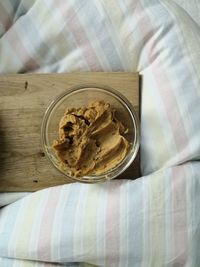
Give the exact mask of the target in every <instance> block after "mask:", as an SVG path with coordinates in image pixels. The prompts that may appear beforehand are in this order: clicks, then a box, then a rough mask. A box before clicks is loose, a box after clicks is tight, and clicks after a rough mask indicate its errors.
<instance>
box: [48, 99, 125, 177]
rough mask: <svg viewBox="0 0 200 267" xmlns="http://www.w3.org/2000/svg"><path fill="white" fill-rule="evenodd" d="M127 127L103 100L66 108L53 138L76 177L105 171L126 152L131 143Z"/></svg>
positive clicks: (62, 161)
mask: <svg viewBox="0 0 200 267" xmlns="http://www.w3.org/2000/svg"><path fill="white" fill-rule="evenodd" d="M127 131H128V130H127V129H125V127H124V126H123V124H122V123H121V122H120V121H119V120H118V119H117V118H116V116H115V110H114V109H113V108H112V107H111V105H110V104H109V103H105V102H104V101H96V102H92V103H90V104H89V105H88V106H85V107H80V108H71V109H67V110H66V112H65V114H64V116H63V117H62V118H61V120H60V123H59V138H58V140H55V141H54V142H53V148H54V149H55V151H56V154H57V156H58V158H59V160H60V162H61V163H60V167H61V168H62V169H65V170H67V171H68V172H69V173H70V175H71V176H75V177H80V176H84V175H99V174H103V173H105V172H106V171H108V170H110V169H112V168H114V167H116V166H117V165H118V164H119V163H120V162H121V161H122V160H123V159H124V158H125V156H126V155H127V153H128V150H129V143H128V141H127V140H126V138H125V137H124V136H123V135H124V134H125V133H127Z"/></svg>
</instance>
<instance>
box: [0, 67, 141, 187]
mask: <svg viewBox="0 0 200 267" xmlns="http://www.w3.org/2000/svg"><path fill="white" fill-rule="evenodd" d="M83 83H87V84H88V83H100V84H104V85H108V86H111V87H113V88H114V89H116V90H118V91H120V92H121V93H122V94H123V95H124V96H126V97H127V98H128V99H129V101H130V102H131V103H132V104H133V106H134V108H135V109H136V111H137V112H139V76H138V74H137V73H127V72H115V73H109V72H108V73H106V72H92V73H91V72H86V73H84V72H83V73H72V74H16V75H2V76H0V191H1V192H14V191H21V192H22V191H36V190H39V189H42V188H46V187H50V186H55V185H60V184H65V183H69V182H71V181H70V180H69V179H67V178H66V177H65V176H64V175H62V174H61V173H60V172H59V171H57V170H56V169H55V168H54V167H53V166H52V165H51V163H50V162H49V161H48V159H47V158H46V156H45V154H44V152H43V151H42V149H41V139H40V131H41V123H42V118H43V116H44V112H45V110H46V109H47V107H48V105H49V104H50V103H51V101H52V100H53V99H55V98H56V97H57V96H58V95H59V94H60V93H62V92H64V91H67V90H68V89H69V88H70V87H71V86H74V85H78V84H83ZM139 175H140V164H139V155H138V157H137V159H136V160H135V162H134V164H133V165H131V166H130V167H129V169H128V170H127V171H126V172H125V173H124V174H123V175H121V176H120V177H119V178H132V179H134V178H137V177H139Z"/></svg>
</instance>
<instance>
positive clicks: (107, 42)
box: [76, 0, 124, 70]
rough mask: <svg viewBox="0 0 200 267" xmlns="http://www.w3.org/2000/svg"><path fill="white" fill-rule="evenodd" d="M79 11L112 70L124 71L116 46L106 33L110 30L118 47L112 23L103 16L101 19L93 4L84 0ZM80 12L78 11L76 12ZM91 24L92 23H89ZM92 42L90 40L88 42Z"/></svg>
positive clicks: (78, 3) (78, 4)
mask: <svg viewBox="0 0 200 267" xmlns="http://www.w3.org/2000/svg"><path fill="white" fill-rule="evenodd" d="M76 5H77V6H80V1H78V2H77V3H76ZM81 9H82V12H83V13H84V14H86V16H87V17H88V21H90V25H88V27H90V28H92V29H93V30H94V32H95V33H96V38H97V39H96V40H98V42H100V45H101V47H102V51H103V52H104V54H105V57H106V58H107V60H108V62H109V64H110V67H111V68H112V69H113V70H122V69H124V65H123V62H122V60H121V59H120V56H119V54H118V52H117V50H116V44H114V43H113V40H112V37H110V33H109V31H108V27H109V28H111V31H112V33H113V35H115V38H116V39H117V45H118V46H119V44H120V42H119V38H118V36H116V34H115V30H114V28H113V27H112V23H111V22H110V21H109V19H108V17H107V16H105V17H104V18H103V19H102V17H101V14H100V12H99V10H98V9H97V7H96V6H95V2H92V1H87V0H84V1H82V2H81ZM78 12H80V10H79V11H78ZM91 22H92V23H91ZM90 41H92V40H90Z"/></svg>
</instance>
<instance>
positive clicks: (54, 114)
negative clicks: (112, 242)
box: [41, 84, 139, 183]
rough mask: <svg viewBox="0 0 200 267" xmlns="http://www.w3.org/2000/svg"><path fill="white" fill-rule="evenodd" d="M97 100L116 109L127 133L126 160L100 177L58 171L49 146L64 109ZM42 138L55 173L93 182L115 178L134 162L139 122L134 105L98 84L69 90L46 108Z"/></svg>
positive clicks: (55, 158)
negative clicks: (78, 175)
mask: <svg viewBox="0 0 200 267" xmlns="http://www.w3.org/2000/svg"><path fill="white" fill-rule="evenodd" d="M98 100H104V101H105V102H108V103H110V104H111V106H112V107H113V108H114V109H115V110H116V112H115V114H116V117H117V119H118V120H119V121H121V122H122V123H123V125H124V126H125V127H126V128H128V133H126V134H124V135H123V136H124V137H125V138H126V139H127V140H128V142H129V144H130V148H129V151H128V153H127V155H126V156H125V158H124V159H123V160H122V161H121V162H120V163H119V164H118V165H117V166H116V167H114V168H113V169H110V170H108V171H106V172H104V173H103V174H99V175H85V176H81V177H74V176H71V175H70V174H69V172H67V171H65V170H63V169H61V168H60V164H59V163H60V161H59V159H58V157H57V155H56V153H55V150H54V148H53V147H52V144H53V140H55V139H57V138H58V129H59V122H60V119H61V118H62V117H63V115H64V113H65V111H66V109H67V108H79V107H82V106H86V105H88V103H90V102H93V101H98ZM41 139H42V146H43V149H44V152H45V154H46V156H47V157H48V159H49V160H50V161H51V163H52V164H53V166H54V167H55V168H56V169H57V170H58V171H60V172H61V173H62V174H64V175H65V176H66V177H68V178H70V179H72V180H75V181H80V182H86V183H95V182H100V181H106V180H111V179H114V178H116V177H117V176H119V175H120V174H122V173H123V172H124V171H125V170H126V169H127V168H128V167H129V166H130V165H131V163H132V162H133V161H134V159H135V157H136V155H137V152H138V149H139V123H138V118H137V115H136V113H135V111H134V108H133V106H132V105H131V104H130V102H129V101H128V100H127V99H126V98H125V97H124V96H123V95H122V94H120V93H119V92H118V91H116V90H115V89H113V88H111V87H108V86H105V85H100V84H82V85H78V86H74V87H71V88H70V89H69V90H67V91H66V92H64V93H62V94H61V95H59V96H58V97H57V98H56V99H55V100H54V101H53V102H52V103H51V104H50V105H49V107H48V108H47V110H46V112H45V115H44V118H43V121H42V128H41Z"/></svg>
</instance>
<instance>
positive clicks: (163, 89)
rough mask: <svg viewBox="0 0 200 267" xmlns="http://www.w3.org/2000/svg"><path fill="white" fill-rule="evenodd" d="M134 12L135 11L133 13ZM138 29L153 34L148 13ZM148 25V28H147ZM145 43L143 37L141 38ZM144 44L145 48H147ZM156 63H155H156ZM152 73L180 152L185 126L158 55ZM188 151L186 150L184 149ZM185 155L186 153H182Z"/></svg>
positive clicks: (150, 55) (186, 139) (184, 138)
mask: <svg viewBox="0 0 200 267" xmlns="http://www.w3.org/2000/svg"><path fill="white" fill-rule="evenodd" d="M137 7H138V8H140V9H141V10H140V12H144V11H145V8H144V7H142V6H141V3H140V4H139V5H138V6H137ZM135 14H136V13H135ZM139 25H140V30H141V32H143V35H145V33H146V36H148V38H149V37H150V33H151V34H152V35H153V28H154V24H153V22H152V21H151V19H150V17H148V13H147V12H146V13H145V16H143V18H142V21H141V22H140V24H139ZM149 27H150V28H149ZM143 42H144V43H145V42H146V40H145V38H144V39H143ZM147 48H148V46H146V48H145V49H147ZM152 50H153V47H151V48H148V51H147V54H148V56H149V62H152V59H151V57H152V54H153V52H152ZM156 63H157V65H156ZM152 73H153V75H154V77H155V82H156V83H157V87H158V88H160V96H161V98H162V100H163V105H165V110H166V114H167V117H168V121H169V122H170V125H171V128H172V132H173V135H174V141H175V143H176V147H177V151H178V152H181V151H183V149H184V148H185V147H186V146H187V144H188V138H187V134H186V131H185V127H184V124H183V121H182V117H181V113H180V110H179V107H178V103H177V99H176V96H175V95H174V93H173V90H175V89H176V88H174V87H173V84H172V83H171V81H170V79H169V78H168V77H167V70H166V69H165V68H163V62H162V61H161V60H159V57H157V58H156V62H155V61H154V67H153V68H152ZM185 153H188V151H185ZM182 156H183V157H186V156H187V155H183V154H182Z"/></svg>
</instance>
